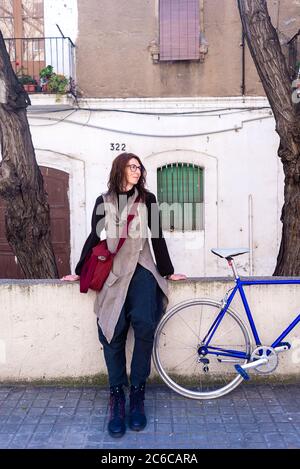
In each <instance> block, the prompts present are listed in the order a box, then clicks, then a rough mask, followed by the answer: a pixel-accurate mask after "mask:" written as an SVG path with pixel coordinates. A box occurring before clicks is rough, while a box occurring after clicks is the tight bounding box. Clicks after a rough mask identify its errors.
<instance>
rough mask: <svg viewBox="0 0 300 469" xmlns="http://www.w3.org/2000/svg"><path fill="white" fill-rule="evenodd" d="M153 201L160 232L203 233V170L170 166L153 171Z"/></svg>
mask: <svg viewBox="0 0 300 469" xmlns="http://www.w3.org/2000/svg"><path fill="white" fill-rule="evenodd" d="M157 194H158V195H157V198H158V202H159V204H162V206H161V213H162V225H163V229H164V230H171V231H173V230H182V231H185V230H201V229H203V169H202V168H200V166H195V165H194V164H189V163H172V164H169V165H165V166H162V167H160V168H158V169H157Z"/></svg>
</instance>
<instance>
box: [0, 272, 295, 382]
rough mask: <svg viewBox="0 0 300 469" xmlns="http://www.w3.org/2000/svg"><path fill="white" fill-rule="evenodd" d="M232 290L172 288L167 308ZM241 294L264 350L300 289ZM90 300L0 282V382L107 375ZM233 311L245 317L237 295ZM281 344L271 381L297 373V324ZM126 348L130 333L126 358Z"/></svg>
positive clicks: (287, 318)
mask: <svg viewBox="0 0 300 469" xmlns="http://www.w3.org/2000/svg"><path fill="white" fill-rule="evenodd" d="M232 286H233V282H232V280H230V279H227V278H213V279H212V278H201V279H199V278H197V279H188V280H186V281H178V282H170V303H169V307H172V306H173V305H175V304H176V303H178V302H179V301H183V300H185V299H190V298H201V297H211V298H215V299H216V300H220V299H221V298H222V297H223V296H224V294H225V292H226V291H227V290H228V289H229V288H231V287H232ZM245 288H246V289H247V290H246V293H247V298H248V301H249V304H250V306H251V309H252V312H253V315H254V318H255V322H256V325H257V328H258V330H259V332H260V336H261V340H262V342H263V344H266V345H269V344H271V343H272V341H273V340H274V339H275V338H277V336H278V335H279V334H280V332H281V331H282V330H283V329H285V328H286V327H287V326H288V324H289V323H290V322H291V321H292V320H293V319H294V318H295V317H296V316H297V315H298V314H300V285H278V286H255V287H254V286H251V287H245ZM94 295H95V294H94V293H93V292H91V293H88V294H87V295H83V294H80V293H79V287H78V283H65V282H61V281H57V280H35V281H33V280H0V298H1V328H0V380H1V381H8V380H10V381H11V380H13V381H18V380H21V381H24V380H36V379H38V380H39V379H45V380H50V379H56V380H59V379H63V378H83V377H93V376H95V375H97V374H99V373H104V374H106V367H105V363H104V359H103V353H102V352H101V347H100V344H99V342H98V337H97V327H96V317H95V315H94V313H93V302H94ZM232 307H233V308H234V309H235V310H237V311H239V312H240V316H241V317H242V318H245V313H244V311H243V308H242V307H241V301H240V298H238V295H237V297H236V299H235V300H234V303H233V305H232ZM108 313H109V312H108ZM287 340H289V342H291V343H292V349H291V350H289V351H288V352H286V353H284V354H282V355H281V356H280V363H279V366H278V368H277V369H276V371H275V373H276V375H277V376H283V375H285V376H291V375H294V376H295V375H298V374H299V372H300V327H299V325H298V326H296V328H295V329H294V330H293V331H292V332H291V333H290V335H289V336H288V337H287ZM132 343H133V335H132V332H131V333H130V336H129V340H128V356H129V355H130V353H131V350H132ZM152 373H153V374H155V370H154V369H153V368H152Z"/></svg>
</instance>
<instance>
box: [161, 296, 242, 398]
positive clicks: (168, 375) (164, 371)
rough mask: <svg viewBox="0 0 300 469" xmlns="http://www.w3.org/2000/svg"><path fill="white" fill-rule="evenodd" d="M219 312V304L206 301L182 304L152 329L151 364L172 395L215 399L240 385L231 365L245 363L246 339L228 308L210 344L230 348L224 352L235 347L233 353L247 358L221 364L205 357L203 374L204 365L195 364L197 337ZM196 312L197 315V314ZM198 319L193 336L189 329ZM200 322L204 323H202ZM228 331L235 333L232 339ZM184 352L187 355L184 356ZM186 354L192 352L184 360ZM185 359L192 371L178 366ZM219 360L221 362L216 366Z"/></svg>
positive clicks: (236, 319) (240, 321) (191, 328)
mask: <svg viewBox="0 0 300 469" xmlns="http://www.w3.org/2000/svg"><path fill="white" fill-rule="evenodd" d="M192 307H195V308H194V312H191V309H190V308H192ZM221 308H222V306H221V303H219V302H217V301H215V300H211V299H209V298H198V299H193V300H187V301H183V302H181V303H178V304H176V305H175V306H173V307H172V308H171V309H170V310H169V311H167V313H166V314H165V315H164V316H163V317H162V318H161V320H160V322H159V324H158V326H157V328H156V332H155V336H154V346H153V362H154V364H155V367H156V369H157V371H158V374H159V375H160V377H161V378H162V380H163V381H164V382H165V383H166V384H167V385H168V386H169V387H170V388H171V389H172V390H173V391H175V392H177V393H178V394H180V395H182V396H184V397H188V398H191V399H214V398H218V397H221V396H224V395H225V394H227V393H229V392H231V391H232V390H233V389H235V388H236V387H237V386H238V385H239V384H240V383H241V382H242V381H243V378H242V377H241V376H240V375H239V374H238V373H237V372H236V370H235V368H234V364H235V363H239V364H244V363H247V361H248V358H249V357H250V350H251V341H250V335H249V332H248V330H247V327H246V326H245V324H244V323H243V321H242V320H241V319H240V317H239V316H238V314H237V313H236V312H235V311H233V310H232V309H230V308H228V310H227V311H226V313H225V316H224V318H223V319H222V321H221V323H220V324H219V326H218V329H217V331H216V333H215V335H214V338H213V340H212V343H211V344H213V346H218V347H220V346H222V347H225V348H226V347H228V346H230V349H228V350H231V349H232V347H238V348H235V349H234V350H239V351H242V352H244V353H245V354H246V356H247V357H248V358H240V359H234V360H235V361H234V362H232V363H231V362H225V361H224V358H223V359H222V358H220V356H219V357H218V355H216V356H214V355H210V354H208V355H207V358H208V360H209V364H207V366H208V370H209V371H206V372H205V371H204V366H205V364H203V363H199V358H200V356H199V353H198V350H199V345H200V344H201V340H200V337H201V335H202V336H204V335H205V333H207V331H208V329H209V327H210V325H211V324H212V321H213V319H214V318H215V317H216V314H218V313H219V312H220V310H221ZM200 309H201V315H200V314H199V313H200ZM203 312H204V314H203ZM207 312H209V314H207ZM183 314H184V316H185V317H184V319H183V318H182V315H183ZM203 316H206V318H208V317H209V316H210V317H209V319H206V318H204V320H203ZM199 318H200V326H199V329H198V333H197V330H196V332H195V330H194V329H193V328H194V325H195V324H196V323H197V322H199ZM187 320H188V322H187ZM202 321H204V322H203V323H202ZM201 323H202V324H203V332H202V331H201ZM226 326H227V327H228V326H229V331H228V332H229V333H230V335H229V336H228V335H227V337H225V334H226V330H225V327H226ZM204 331H206V332H204ZM232 331H235V334H234V335H233V334H232ZM228 332H227V334H228ZM220 333H221V335H220ZM176 334H177V336H178V334H179V336H180V338H179V340H176ZM223 337H224V338H223ZM174 339H175V340H174ZM220 339H222V342H225V341H226V340H227V341H228V344H225V345H224V344H220V342H219V341H220ZM180 346H181V349H180ZM182 346H183V347H182ZM186 350H189V351H188V352H186ZM190 352H192V354H191V356H190V357H187V358H186V359H185V356H184V355H185V354H187V353H190ZM179 354H181V355H179ZM182 355H183V358H184V360H183V361H180V362H179V363H177V364H176V360H175V357H179V356H180V360H181V359H182ZM188 359H190V363H192V364H193V368H194V369H193V370H190V369H189V370H186V369H185V365H184V367H182V366H180V365H182V364H183V363H184V362H185V361H186V360H188ZM220 359H221V360H223V361H221V362H220V361H219V360H220ZM178 360H179V358H177V362H178ZM227 360H228V358H227ZM212 365H213V368H212ZM217 367H218V368H220V370H221V374H218V371H216V368H217ZM176 368H177V370H176ZM195 371H197V372H198V374H199V376H200V383H199V376H195ZM224 374H226V376H224ZM227 381H228V382H227Z"/></svg>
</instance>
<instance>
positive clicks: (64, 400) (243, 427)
mask: <svg viewBox="0 0 300 469" xmlns="http://www.w3.org/2000/svg"><path fill="white" fill-rule="evenodd" d="M107 401H108V392H107V389H106V388H99V387H96V386H91V387H66V386H55V387H54V386H29V385H28V386H13V385H11V386H4V385H0V448H105V449H108V448H109V449H113V448H122V449H124V448H130V449H132V448H146V449H150V448H163V449H167V448H178V449H179V448H193V449H194V448H199V449H201V448H300V385H299V384H297V385H296V384H295V385H290V384H289V385H285V384H279V385H271V384H264V385H254V384H250V383H244V384H242V385H241V386H240V387H238V388H237V389H236V390H235V391H233V392H232V393H230V394H228V395H227V396H225V397H223V398H220V399H214V400H209V401H207V400H206V401H195V400H190V399H185V398H183V397H181V396H179V395H177V394H175V393H174V392H172V391H171V390H170V389H169V388H167V387H165V386H158V385H148V388H147V393H146V401H145V408H146V412H147V416H148V425H147V427H146V429H145V430H144V431H143V432H140V433H136V432H133V431H131V430H129V429H128V430H127V432H126V434H125V435H124V437H123V438H121V439H113V438H111V437H110V436H109V435H108V433H107V430H106V426H107V418H108V405H107ZM127 406H128V400H127Z"/></svg>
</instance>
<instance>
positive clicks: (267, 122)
mask: <svg viewBox="0 0 300 469" xmlns="http://www.w3.org/2000/svg"><path fill="white" fill-rule="evenodd" d="M64 99H65V100H66V98H64ZM53 100H54V98H53V96H52V97H51V96H48V97H46V96H39V95H33V96H32V104H33V106H32V108H31V109H30V112H29V113H28V117H29V123H30V128H31V133H32V137H33V142H34V146H35V148H36V154H37V159H38V162H39V164H43V165H45V166H50V167H55V168H57V169H62V170H64V171H67V172H68V173H69V174H70V194H69V200H70V209H71V251H72V252H71V266H72V269H74V267H75V265H76V262H77V260H78V258H79V256H80V252H81V248H82V245H83V243H84V241H85V239H86V237H87V236H88V234H89V231H90V221H91V213H92V209H93V206H94V202H95V199H96V197H97V196H98V195H99V194H100V193H101V192H103V191H105V190H106V187H107V186H106V184H107V180H108V176H109V171H110V168H111V163H112V160H113V158H115V157H116V156H117V155H118V154H119V153H120V152H121V147H120V150H119V151H116V150H115V151H111V150H110V146H111V143H119V144H122V143H124V144H126V151H130V152H133V153H135V154H137V155H139V156H140V157H141V159H142V160H143V162H144V164H145V166H146V169H147V172H148V176H147V181H148V188H149V189H150V190H151V191H153V192H154V193H156V192H157V180H156V170H157V168H158V167H160V166H162V165H164V164H166V163H171V162H176V161H179V162H189V163H195V164H197V165H200V166H202V167H203V168H204V181H205V182H204V212H205V214H204V230H203V231H197V232H185V233H180V232H173V233H169V232H165V237H166V239H167V244H168V247H169V250H170V254H171V258H172V260H173V263H174V266H175V271H176V272H183V273H185V274H187V275H188V276H208V275H227V273H228V272H227V268H226V265H224V263H222V261H219V260H218V259H217V258H215V257H214V256H213V255H212V254H211V253H210V249H211V248H213V247H249V248H250V249H251V252H250V255H249V256H243V258H240V259H239V260H238V266H239V268H240V269H241V273H242V274H247V275H271V274H272V273H273V269H274V267H275V265H276V258H277V253H278V249H279V244H280V239H281V223H280V213H281V207H282V204H283V187H284V185H283V171H282V165H281V163H280V160H279V158H278V156H277V147H278V144H279V140H278V137H277V134H276V133H275V121H274V119H273V117H272V114H271V113H270V110H269V109H268V108H267V109H258V110H248V108H250V107H251V108H255V107H259V108H262V107H264V106H268V102H267V100H266V99H265V98H236V97H234V98H197V99H195V98H186V99H183V98H181V99H172V98H166V99H162V98H159V99H150V98H148V99H129V98H128V99H88V100H83V99H82V100H79V108H78V109H77V110H76V111H74V112H73V113H72V114H70V112H71V111H70V110H68V111H64V112H51V113H48V114H47V111H46V109H47V106H45V107H44V112H42V113H41V109H40V108H39V110H38V113H37V112H35V106H34V105H35V104H43V105H45V104H51V103H52V104H53ZM63 103H64V101H62V102H61V104H62V105H63ZM81 108H86V109H87V110H82V109H81ZM224 108H225V109H228V110H227V111H224V110H223V109H224ZM95 109H102V111H101V110H95ZM105 109H109V110H106V111H105ZM116 110H122V111H131V112H133V113H126V112H116ZM188 111H192V112H196V111H197V112H200V113H202V114H196V115H195V114H192V115H186V114H185V115H182V114H180V113H182V112H188ZM203 111H208V113H209V114H211V115H208V114H207V113H206V114H204V113H203ZM134 112H137V113H138V112H140V113H145V112H148V113H149V112H152V113H160V115H145V114H135V113H134ZM164 113H165V115H163V114H164ZM166 113H175V115H166ZM69 114H70V115H69Z"/></svg>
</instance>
